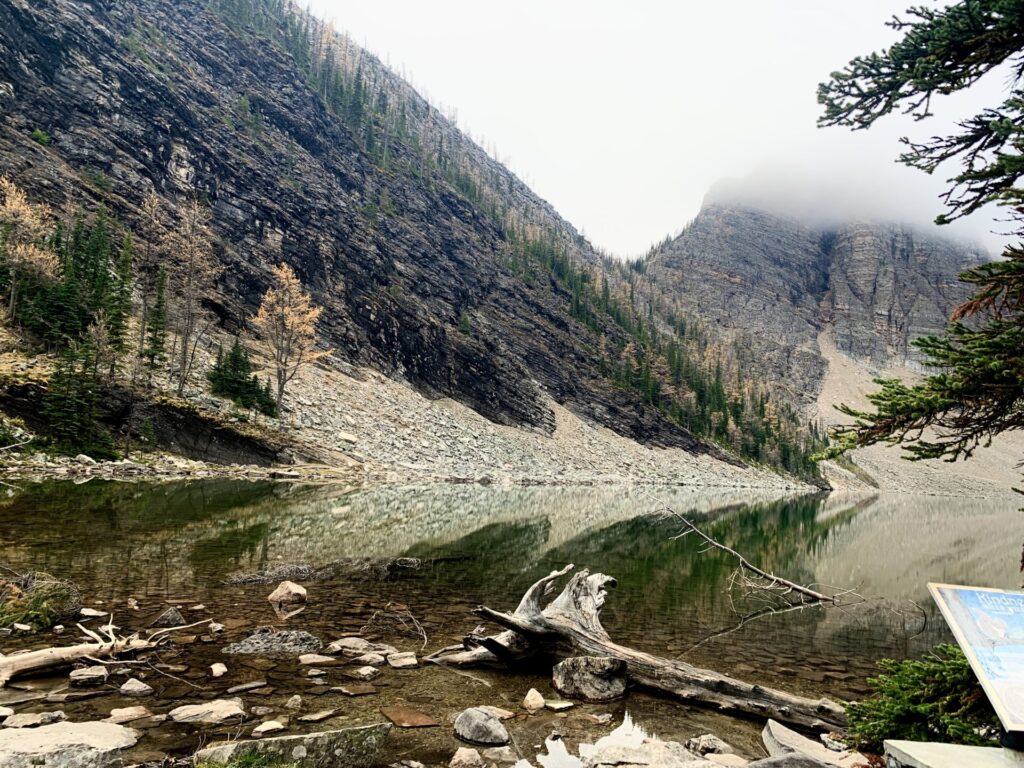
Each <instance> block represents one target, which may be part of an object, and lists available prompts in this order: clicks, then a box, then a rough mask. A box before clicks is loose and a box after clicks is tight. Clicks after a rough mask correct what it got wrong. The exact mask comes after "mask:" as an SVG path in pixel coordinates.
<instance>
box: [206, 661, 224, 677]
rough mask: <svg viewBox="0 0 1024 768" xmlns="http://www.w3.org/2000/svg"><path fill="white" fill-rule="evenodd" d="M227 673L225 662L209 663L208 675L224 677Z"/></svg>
mask: <svg viewBox="0 0 1024 768" xmlns="http://www.w3.org/2000/svg"><path fill="white" fill-rule="evenodd" d="M227 673H228V667H227V665H226V664H222V663H221V662H219V661H218V662H217V663H216V664H211V665H210V675H211V676H212V677H224V675H226V674H227Z"/></svg>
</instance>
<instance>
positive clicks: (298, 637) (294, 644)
mask: <svg viewBox="0 0 1024 768" xmlns="http://www.w3.org/2000/svg"><path fill="white" fill-rule="evenodd" d="M321 648H323V642H321V640H320V639H319V638H317V637H314V636H313V635H311V634H309V632H305V631H303V630H301V629H291V630H275V629H273V628H272V627H259V628H258V629H257V630H256V631H255V632H253V633H252V634H251V635H249V637H247V638H246V639H245V640H242V641H241V642H238V643H232V644H231V645H228V646H225V647H224V648H223V649H222V653H230V654H245V655H250V656H265V657H267V658H276V659H281V658H298V657H299V656H301V655H302V654H304V653H316V652H318V651H319V650H320V649H321Z"/></svg>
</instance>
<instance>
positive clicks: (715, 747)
mask: <svg viewBox="0 0 1024 768" xmlns="http://www.w3.org/2000/svg"><path fill="white" fill-rule="evenodd" d="M686 748H687V749H688V750H690V751H691V752H696V753H697V754H698V755H727V754H731V753H732V752H735V751H736V750H735V749H733V748H732V747H731V746H729V745H728V744H726V743H725V742H724V741H722V740H721V739H720V738H718V737H717V736H715V735H714V734H711V733H705V734H704V735H703V736H697V737H696V738H693V739H687V740H686Z"/></svg>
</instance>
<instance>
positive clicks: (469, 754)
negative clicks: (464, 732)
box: [448, 747, 487, 768]
mask: <svg viewBox="0 0 1024 768" xmlns="http://www.w3.org/2000/svg"><path fill="white" fill-rule="evenodd" d="M448 768H487V763H485V762H484V759H483V757H481V756H480V753H479V752H477V751H476V750H475V749H470V748H469V747H459V748H458V749H457V750H456V752H455V755H454V756H453V757H452V759H451V762H450V763H448Z"/></svg>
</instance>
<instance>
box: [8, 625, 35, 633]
mask: <svg viewBox="0 0 1024 768" xmlns="http://www.w3.org/2000/svg"><path fill="white" fill-rule="evenodd" d="M11 626H13V627H14V628H15V629H16V630H18V631H19V632H31V631H32V625H31V624H12V625H11Z"/></svg>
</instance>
